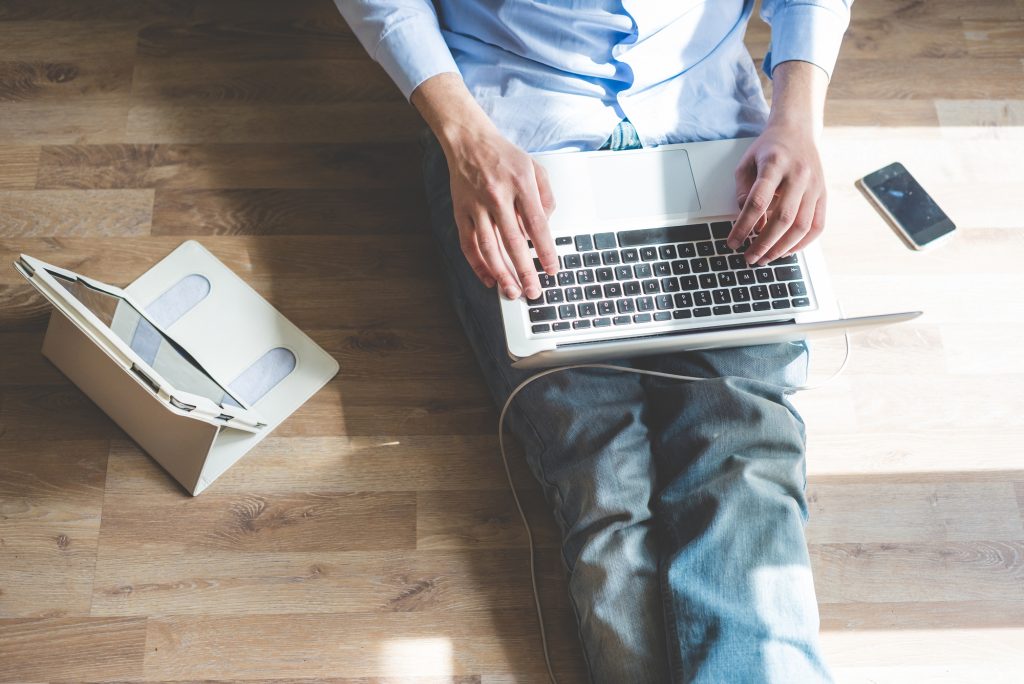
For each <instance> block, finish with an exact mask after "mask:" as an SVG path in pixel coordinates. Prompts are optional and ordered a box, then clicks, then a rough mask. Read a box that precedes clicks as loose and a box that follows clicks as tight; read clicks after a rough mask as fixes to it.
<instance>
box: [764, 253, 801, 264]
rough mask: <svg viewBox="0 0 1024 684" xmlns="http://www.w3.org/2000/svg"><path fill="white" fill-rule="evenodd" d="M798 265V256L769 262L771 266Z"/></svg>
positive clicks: (793, 255)
mask: <svg viewBox="0 0 1024 684" xmlns="http://www.w3.org/2000/svg"><path fill="white" fill-rule="evenodd" d="M795 263H797V258H796V254H790V255H789V256H788V257H779V258H778V259H776V260H775V261H769V262H768V265H769V266H789V265H791V264H795Z"/></svg>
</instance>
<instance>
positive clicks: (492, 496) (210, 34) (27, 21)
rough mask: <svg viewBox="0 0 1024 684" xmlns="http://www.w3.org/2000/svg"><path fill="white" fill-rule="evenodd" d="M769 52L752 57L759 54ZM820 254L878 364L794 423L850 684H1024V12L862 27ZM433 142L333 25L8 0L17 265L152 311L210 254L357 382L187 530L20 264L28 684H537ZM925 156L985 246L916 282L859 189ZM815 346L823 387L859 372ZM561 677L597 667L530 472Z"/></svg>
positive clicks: (866, 10)
mask: <svg viewBox="0 0 1024 684" xmlns="http://www.w3.org/2000/svg"><path fill="white" fill-rule="evenodd" d="M766 40H767V31H766V29H765V28H764V27H763V26H761V25H760V22H759V21H758V20H755V21H754V23H753V24H752V28H751V30H750V33H749V42H750V45H751V49H752V51H753V53H754V56H755V58H760V56H761V55H762V54H763V53H764V49H765V44H766ZM827 124H828V128H827V131H826V136H825V156H826V164H827V170H828V174H829V181H830V210H829V228H828V229H827V231H826V235H825V237H824V238H823V240H824V246H825V250H826V254H827V257H828V259H829V262H830V265H831V270H832V273H833V277H834V280H835V284H836V287H837V289H838V290H839V292H840V294H841V296H842V301H843V304H844V307H845V309H846V311H847V312H849V313H865V312H877V311H883V310H893V309H899V308H904V307H907V308H923V309H924V310H925V311H926V312H927V315H926V316H925V317H923V318H921V319H919V320H918V321H915V322H914V323H912V324H906V325H903V326H901V327H896V328H892V329H886V330H879V331H876V332H872V333H869V334H864V335H860V336H858V337H856V338H855V340H854V349H853V357H852V361H851V365H850V367H849V369H848V371H847V372H846V373H845V374H844V375H843V376H841V377H840V378H839V379H838V380H836V381H835V382H834V383H832V384H831V385H828V386H827V387H826V388H824V389H821V390H818V391H815V392H811V393H808V394H805V395H801V396H799V397H798V398H797V402H798V405H799V407H800V408H801V410H802V411H803V413H804V415H805V417H806V420H807V422H808V425H809V447H808V471H809V486H808V493H809V497H810V502H811V507H812V515H811V522H810V525H809V527H808V530H807V534H808V540H809V543H810V549H811V555H812V558H813V561H814V572H815V579H816V586H817V593H818V599H819V601H820V604H821V616H822V639H823V642H824V648H825V651H826V654H827V657H828V660H829V662H830V663H831V664H832V666H833V667H834V669H835V672H836V674H837V675H838V676H839V678H840V680H841V681H843V682H893V683H895V682H899V683H904V682H925V681H943V682H997V681H1001V682H1010V681H1020V676H1021V675H1020V669H1019V668H1020V667H1021V666H1022V665H1024V528H1022V507H1024V460H1022V451H1024V449H1022V444H1024V417H1022V416H1024V411H1022V410H1021V409H1022V408H1024V389H1022V388H1024V351H1022V346H1021V343H1020V338H1021V336H1022V335H1024V294H1022V293H1024V269H1022V267H1021V264H1022V263H1024V219H1022V213H1024V161H1022V160H1024V3H1022V2H1021V0H1016V2H1015V0H977V1H973V2H964V1H962V0H960V1H953V0H929V1H928V2H918V1H916V0H915V1H911V0H892V1H888V2H885V1H882V0H858V2H857V3H856V4H855V6H854V20H853V24H852V28H851V30H850V32H849V34H848V36H847V39H846V43H845V46H844V50H843V55H842V58H841V59H840V62H839V65H838V67H837V69H836V72H835V77H834V80H833V83H832V88H831V101H830V104H829V107H828V116H827ZM418 126H419V124H418V120H417V117H416V116H415V114H414V113H413V112H412V110H411V109H410V108H409V107H408V106H407V105H406V104H405V102H404V101H403V100H402V99H401V98H400V96H399V95H398V94H397V93H396V91H395V90H394V89H393V88H392V86H391V85H390V84H389V83H388V82H387V80H386V78H385V77H384V75H383V72H382V71H381V70H380V69H379V68H378V67H376V66H375V65H373V64H372V63H370V62H369V61H368V59H367V58H366V56H365V55H364V53H363V51H362V49H361V48H360V47H359V45H358V43H357V42H356V41H355V40H354V39H353V37H352V35H351V34H350V33H349V32H348V30H347V29H346V27H345V26H344V24H343V22H342V21H341V19H340V18H339V17H338V15H337V11H336V9H335V8H334V6H333V4H332V3H331V2H330V0H301V1H292V2H275V1H273V0H263V1H260V2H252V1H249V0H220V1H219V2H213V1H210V2H199V1H196V2H192V1H191V0H180V1H178V0H133V1H127V0H125V1H116V0H92V1H90V2H79V1H78V0H46V1H40V0H3V1H2V2H0V264H9V263H10V262H11V261H13V259H14V258H15V255H16V254H18V253H20V252H26V253H29V254H32V255H34V256H37V257H40V258H42V259H44V260H46V261H50V262H53V263H56V264H60V265H62V266H66V267H69V268H72V269H75V270H78V271H80V272H82V273H85V274H88V275H91V276H94V277H96V278H98V279H102V280H105V281H107V282H111V283H115V284H119V285H122V284H125V283H127V282H129V281H131V280H132V279H134V278H135V277H136V276H138V275H139V274H140V273H141V272H142V271H144V270H145V269H146V268H147V267H148V266H149V265H150V264H152V263H153V262H155V261H156V260H158V259H159V258H160V257H162V256H163V255H165V254H166V253H167V252H169V251H170V250H171V249H172V248H173V247H175V246H176V245H177V244H179V243H180V242H181V241H182V240H184V239H186V238H190V237H194V238H197V239H199V240H200V241H202V243H203V244H205V245H206V246H207V247H208V248H210V249H211V250H212V251H213V252H214V253H215V254H217V255H218V256H219V257H220V258H221V259H222V260H223V261H225V262H226V263H227V264H228V265H229V266H231V267H232V268H233V269H234V270H235V271H237V272H238V273H239V274H241V275H242V276H243V277H244V278H245V279H246V280H248V281H249V282H250V283H252V284H253V286H254V287H256V289H257V290H259V291H260V292H261V293H262V294H263V295H264V296H266V297H267V298H268V299H269V300H270V301H271V302H273V303H274V304H275V305H276V306H277V307H279V308H280V309H281V310H282V311H283V312H284V313H285V314H286V315H288V316H289V317H290V318H291V319H292V320H293V321H294V322H295V323H296V324H298V325H299V326H300V327H302V328H303V329H305V330H307V331H308V332H309V333H310V334H311V335H312V336H313V337H314V338H315V339H316V340H317V341H318V342H319V343H320V344H322V345H323V346H324V347H325V348H326V349H327V350H328V351H330V352H331V353H332V354H333V355H334V356H335V357H336V358H337V359H338V360H339V361H340V362H341V373H340V374H339V375H338V377H337V378H335V380H334V381H333V382H332V383H331V384H330V385H329V386H328V387H327V388H326V389H325V390H324V391H322V392H321V393H319V394H318V395H317V396H316V397H315V398H314V399H313V400H312V401H310V402H309V403H308V404H307V405H306V406H305V407H303V408H302V409H301V410H300V411H299V412H298V413H297V414H296V415H295V416H293V417H292V418H291V419H290V420H288V421H287V422H286V423H285V424H284V425H283V426H282V427H281V428H280V429H279V430H277V431H276V432H275V434H274V436H273V437H272V438H270V439H268V440H267V441H266V442H265V443H263V444H262V445H261V446H260V447H259V448H258V449H257V450H256V451H254V452H253V453H252V454H250V455H249V456H247V457H246V458H245V459H244V460H243V461H242V462H240V463H239V464H238V465H237V466H235V467H234V468H233V469H231V470H230V471H229V472H228V473H227V474H226V475H225V476H224V477H223V478H221V479H220V480H218V481H217V482H216V483H215V484H214V485H213V486H212V487H211V488H210V489H209V490H207V491H206V492H205V493H204V494H202V496H200V497H198V498H196V499H192V498H190V497H188V496H187V495H185V494H184V492H183V491H182V490H181V489H180V488H179V487H178V486H177V485H176V484H175V483H174V482H173V481H172V480H171V479H170V478H169V477H168V476H167V475H165V474H164V473H163V471H161V470H160V469H159V468H158V467H157V466H156V465H155V464H154V463H153V462H151V461H150V460H149V459H148V458H147V457H146V456H145V455H143V454H142V453H140V452H139V450H138V449H137V448H136V447H135V446H134V445H133V444H132V443H131V442H130V441H129V440H128V439H127V438H126V436H125V435H124V433H123V432H121V430H119V429H118V428H117V427H116V426H115V425H114V424H113V423H112V422H111V421H110V420H109V419H107V418H106V417H105V416H104V415H103V414H102V413H101V412H100V411H99V410H98V409H96V408H95V407H94V406H93V405H92V404H91V403H90V402H89V401H88V400H87V399H86V398H85V397H84V396H83V395H82V394H81V393H80V392H79V391H78V390H77V389H76V388H75V387H74V386H72V385H71V384H69V383H68V381H67V380H65V379H64V378H63V377H62V376H61V375H60V374H59V373H58V372H57V371H56V370H55V369H54V368H53V367H51V366H50V365H49V364H48V362H46V361H45V360H44V359H43V358H42V357H41V356H40V354H39V347H40V344H41V342H42V334H43V330H44V328H45V325H46V320H47V308H46V307H45V306H44V304H43V302H42V300H41V298H40V297H39V296H37V295H35V294H34V292H33V291H32V290H31V289H30V287H29V286H28V285H27V284H25V283H24V282H23V281H22V280H21V279H20V278H19V277H18V276H17V274H16V273H15V271H14V270H13V269H12V268H10V267H8V266H3V267H2V268H0V680H2V681H4V682H12V681H20V682H26V681H29V682H31V681H67V680H74V681H134V680H147V681H162V680H195V679H211V680H229V679H231V680H234V679H251V680H283V679H289V680H308V679H320V678H330V679H332V680H334V681H345V682H364V683H365V682H371V681H372V682H398V681H403V682H404V681H410V682H424V683H425V682H435V683H440V682H445V683H448V682H462V683H470V682H480V683H488V684H498V683H499V682H500V683H509V682H542V681H544V676H543V662H542V658H541V655H540V642H539V639H538V636H537V629H536V624H535V621H534V614H533V608H532V603H531V595H530V586H529V578H528V575H527V572H526V568H527V566H526V562H527V550H526V546H525V537H524V533H523V530H522V529H521V528H520V525H519V522H518V520H517V517H516V515H515V512H514V508H513V506H512V500H511V497H510V496H509V494H508V492H507V491H506V486H505V483H504V481H503V475H502V471H501V466H500V463H499V460H498V456H497V446H496V439H495V435H494V428H495V422H496V416H495V412H494V410H493V409H492V408H491V406H490V404H489V400H488V396H487V394H486V392H485V388H484V385H483V383H482V381H481V378H480V376H479V374H478V372H477V370H476V367H475V365H474V361H473V359H472V357H471V355H470V353H469V351H468V347H467V344H466V342H465V341H464V339H463V338H462V335H461V332H460V329H459V327H458V325H457V322H456V319H455V317H454V315H453V313H452V311H451V310H450V308H449V305H448V303H447V300H446V296H445V292H444V289H443V287H442V284H441V280H440V277H439V272H438V265H437V263H436V262H435V261H434V260H433V259H431V258H430V255H431V254H432V251H431V250H432V245H431V244H430V241H429V239H428V231H427V227H426V217H425V214H424V204H423V200H422V197H421V191H420V179H419V167H418V151H417V149H416V145H415V142H414V135H415V133H416V131H417V129H418ZM897 159H899V160H901V161H903V162H904V163H905V164H906V165H907V166H908V167H909V168H910V169H911V170H912V171H913V172H914V173H915V174H917V176H918V177H919V178H920V179H921V180H922V182H923V183H924V185H925V186H926V187H927V188H929V190H931V191H932V192H933V193H934V194H935V196H936V197H937V198H938V200H939V202H940V203H941V204H942V205H943V206H944V207H945V208H946V209H947V211H948V212H949V213H950V214H952V216H953V217H954V219H955V220H956V221H957V222H958V223H959V224H960V226H961V227H962V231H961V232H960V235H959V237H958V238H957V240H956V241H955V242H954V243H953V244H950V245H949V246H946V247H944V248H942V249H940V250H938V251H935V252H933V253H925V254H917V253H912V252H910V251H909V250H907V249H905V248H904V247H903V246H902V245H901V243H900V242H899V241H898V240H897V239H896V237H895V236H894V235H893V234H892V233H891V232H890V231H889V229H888V228H887V227H886V226H885V225H884V224H883V223H882V221H881V220H880V219H879V218H878V216H877V215H876V214H875V213H873V211H872V210H871V209H870V207H869V206H868V205H867V204H866V202H865V201H864V200H863V198H861V197H860V195H859V194H858V193H857V191H856V190H855V189H854V187H853V181H854V179H855V178H857V177H858V176H860V175H863V174H864V173H866V172H868V171H871V170H873V169H875V168H877V167H880V166H882V165H884V164H885V163H888V162H890V161H893V160H897ZM840 355H841V345H840V343H839V342H838V341H830V342H827V343H823V344H820V345H818V346H817V347H816V349H815V355H814V375H815V376H824V375H826V374H827V373H828V372H830V370H831V368H833V367H834V365H835V364H836V363H838V361H839V358H840ZM517 478H518V480H519V481H520V486H521V487H522V488H523V489H524V490H525V492H526V494H525V497H526V499H527V502H528V504H529V511H530V514H531V518H532V519H533V520H534V524H535V525H536V526H537V528H538V530H539V541H540V544H541V546H542V551H541V554H540V566H541V571H542V575H543V577H542V580H543V600H544V602H545V605H546V606H547V607H548V616H549V620H550V623H551V626H550V629H551V635H552V642H553V645H554V651H555V656H556V661H557V669H558V670H559V672H560V673H561V675H562V681H563V682H566V683H569V682H580V681H582V674H581V673H582V669H581V661H580V656H579V653H578V646H577V644H576V641H575V634H574V628H573V625H572V620H571V616H570V611H569V608H568V605H567V602H566V599H565V582H564V580H563V578H562V576H561V571H560V566H559V562H558V559H557V552H556V551H555V543H556V540H555V532H554V528H553V525H552V524H551V522H550V520H549V519H548V516H547V514H546V513H545V511H544V508H543V506H542V504H541V501H540V497H539V494H538V491H537V489H536V487H535V486H534V485H533V483H532V482H531V480H530V478H529V476H528V474H527V473H526V472H525V471H524V469H523V468H522V467H517Z"/></svg>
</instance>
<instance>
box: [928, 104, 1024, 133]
mask: <svg viewBox="0 0 1024 684" xmlns="http://www.w3.org/2000/svg"><path fill="white" fill-rule="evenodd" d="M935 107H936V110H937V112H938V116H939V122H940V123H941V124H942V125H943V126H991V127H996V126H1024V100H1020V99H1017V100H946V99H939V100H937V101H936V103H935Z"/></svg>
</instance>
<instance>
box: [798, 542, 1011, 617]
mask: <svg viewBox="0 0 1024 684" xmlns="http://www.w3.org/2000/svg"><path fill="white" fill-rule="evenodd" d="M810 552H811V562H812V565H813V567H814V586H815V591H816V593H817V596H818V602H819V603H849V602H864V603H876V602H882V603H884V602H891V601H918V602H935V603H939V602H943V601H975V600H983V601H990V600H991V601H995V600H1002V601H1017V602H1024V562H1022V556H1024V541H1019V540H1018V541H980V540H975V541H968V542H925V543H921V542H914V543H910V542H900V543H864V544H812V545H811V546H810ZM1021 606H1022V607H1024V603H1021Z"/></svg>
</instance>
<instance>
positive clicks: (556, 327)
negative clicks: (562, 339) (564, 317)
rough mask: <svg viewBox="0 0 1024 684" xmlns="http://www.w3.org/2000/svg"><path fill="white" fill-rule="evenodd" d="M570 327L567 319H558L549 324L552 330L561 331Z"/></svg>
mask: <svg viewBox="0 0 1024 684" xmlns="http://www.w3.org/2000/svg"><path fill="white" fill-rule="evenodd" d="M570 327H571V325H570V323H569V321H559V322H558V323H552V324H551V329H552V330H554V331H555V332H561V331H563V330H568V329H569V328H570Z"/></svg>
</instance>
